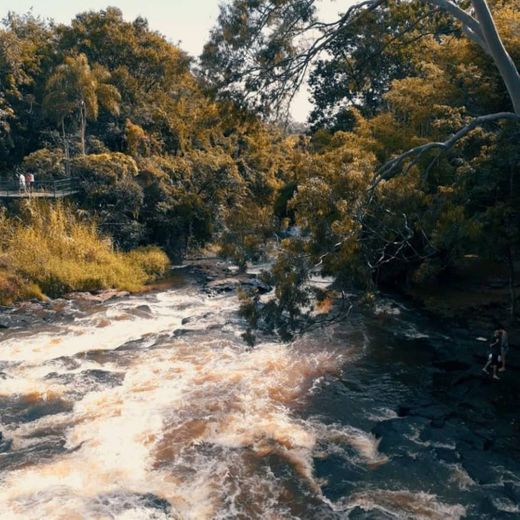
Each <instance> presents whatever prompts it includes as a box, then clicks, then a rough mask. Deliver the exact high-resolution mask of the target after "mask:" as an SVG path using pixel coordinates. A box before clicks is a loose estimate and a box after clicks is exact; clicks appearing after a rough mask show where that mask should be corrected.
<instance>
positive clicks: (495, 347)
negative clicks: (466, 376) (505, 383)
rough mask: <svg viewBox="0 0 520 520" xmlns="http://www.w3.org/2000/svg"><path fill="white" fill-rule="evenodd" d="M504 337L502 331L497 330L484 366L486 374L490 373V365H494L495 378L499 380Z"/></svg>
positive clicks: (483, 369)
mask: <svg viewBox="0 0 520 520" xmlns="http://www.w3.org/2000/svg"><path fill="white" fill-rule="evenodd" d="M501 345H502V339H501V335H500V332H499V331H498V330H495V335H494V338H493V341H492V342H491V343H490V345H489V357H488V360H487V363H486V364H485V365H484V368H482V371H483V372H485V373H486V374H489V372H488V368H489V366H491V367H493V379H497V380H499V379H500V378H499V377H498V376H497V369H498V364H499V363H500V362H501V357H500V352H501Z"/></svg>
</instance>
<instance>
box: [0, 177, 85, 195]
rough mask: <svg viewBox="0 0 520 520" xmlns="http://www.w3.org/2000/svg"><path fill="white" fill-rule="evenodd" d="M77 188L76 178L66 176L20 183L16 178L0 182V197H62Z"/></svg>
mask: <svg viewBox="0 0 520 520" xmlns="http://www.w3.org/2000/svg"><path fill="white" fill-rule="evenodd" d="M78 190H79V183H78V179H76V178H74V177H67V178H66V179H56V180H35V181H34V182H33V183H26V184H25V185H23V184H20V183H19V181H18V180H11V181H4V182H0V197H17V198H18V197H31V196H32V195H36V196H40V197H41V196H43V197H45V196H48V197H62V196H66V195H72V194H73V193H75V192H77V191H78Z"/></svg>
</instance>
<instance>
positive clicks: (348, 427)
mask: <svg viewBox="0 0 520 520" xmlns="http://www.w3.org/2000/svg"><path fill="white" fill-rule="evenodd" d="M237 309H238V301H237V298H236V296H235V295H233V294H225V295H213V296H211V295H208V294H206V293H205V292H203V291H202V290H201V288H200V287H199V286H197V284H195V283H186V282H185V283H183V284H180V285H179V286H178V287H175V288H169V289H159V290H157V291H156V292H151V293H148V294H143V295H139V296H130V297H127V298H123V299H119V300H117V301H110V302H106V303H104V304H102V305H95V306H92V307H91V308H90V309H89V310H88V311H85V309H84V308H82V309H81V311H79V310H77V309H75V307H74V305H71V306H70V308H69V311H68V313H69V316H68V317H67V319H64V320H62V321H60V320H57V321H56V322H55V323H53V324H52V325H49V326H45V327H43V326H42V327H36V328H33V329H32V330H30V331H27V330H14V331H9V332H8V333H4V336H3V337H2V338H1V340H0V341H1V343H0V371H1V373H2V378H1V379H0V406H1V417H0V423H1V424H0V430H1V431H2V432H3V435H4V444H3V446H4V448H3V451H2V452H0V506H1V507H0V518H1V519H2V520H4V519H5V520H11V519H12V520H15V519H16V520H32V519H34V520H40V519H42V518H46V519H60V520H61V519H63V520H65V519H67V520H72V519H103V520H104V519H118V520H147V519H149V520H152V519H154V520H163V519H195V520H199V519H200V520H205V519H234V518H239V519H255V518H258V519H273V520H274V519H299V518H301V519H314V518H316V519H328V518H330V519H343V518H352V519H356V518H357V519H359V518H366V519H387V518H388V519H391V518H394V519H395V518H398V519H433V520H445V519H454V520H456V519H460V518H465V517H467V518H488V516H486V515H487V514H488V512H486V511H487V510H486V509H485V506H483V505H482V504H483V500H485V499H487V498H486V497H488V498H489V497H490V493H491V494H492V497H491V498H489V501H490V505H489V507H488V509H489V514H490V515H491V514H498V515H508V516H503V517H504V518H506V517H507V518H513V517H516V518H518V517H519V516H520V509H519V508H518V504H516V503H515V502H514V500H512V499H511V497H510V495H508V494H507V493H505V492H504V493H502V491H500V490H501V489H502V488H500V487H499V486H500V485H502V487H503V486H504V482H506V483H507V484H508V485H509V486H510V487H511V486H519V485H520V478H519V476H518V475H516V474H515V472H514V470H511V469H508V468H507V467H504V466H501V468H502V469H501V470H497V471H496V482H493V481H490V482H489V483H488V484H480V483H477V482H476V481H475V480H474V479H473V478H472V477H471V476H470V474H469V473H468V471H467V470H466V469H465V468H464V466H463V465H462V464H461V463H460V462H459V461H458V459H457V457H455V456H454V457H453V460H451V459H450V458H449V457H444V459H442V458H438V457H435V456H434V455H435V454H436V453H437V452H436V451H435V450H437V451H438V450H448V451H450V450H451V451H456V441H455V439H453V438H446V439H443V440H442V441H439V440H435V439H434V440H432V439H431V438H425V435H424V431H425V430H426V429H427V428H431V426H430V425H429V423H427V421H421V420H414V421H410V420H409V419H408V418H406V417H403V418H402V419H398V417H397V411H398V409H399V406H402V403H404V402H409V401H410V400H412V401H413V400H414V399H417V398H419V397H421V396H423V395H424V394H425V393H428V392H429V385H430V383H431V374H430V373H429V372H428V371H426V370H425V367H427V366H429V363H430V360H431V344H430V343H431V342H432V341H437V342H439V341H440V342H442V341H449V338H446V337H445V335H443V334H444V333H443V332H442V333H441V331H439V330H436V329H435V327H432V325H431V324H430V323H429V322H428V321H427V320H426V319H424V318H422V317H421V316H420V314H418V313H416V312H412V311H408V310H407V309H406V308H405V307H403V306H402V305H400V304H398V303H395V302H392V301H387V302H385V303H384V305H382V307H381V313H382V314H384V315H385V316H388V315H390V316H393V318H392V320H391V321H385V320H380V319H377V316H376V317H373V316H372V317H370V318H368V317H366V316H363V315H362V314H355V313H354V314H353V315H352V316H351V318H350V319H349V321H348V322H344V323H339V324H335V325H334V326H330V327H328V328H326V329H322V330H318V331H314V332H312V333H311V334H308V335H306V336H303V337H301V338H298V339H297V340H295V341H294V342H293V343H290V344H282V343H280V342H277V341H275V340H273V341H269V342H263V343H260V344H258V345H257V346H256V347H255V348H253V349H249V348H247V347H246V345H245V344H244V342H243V341H242V339H241V337H240V335H241V333H242V332H243V323H242V321H241V319H240V317H239V316H238V314H237ZM71 318H73V319H71ZM187 318H189V319H187ZM183 320H184V324H183ZM389 421H390V422H392V421H394V422H398V421H402V422H400V423H399V428H400V429H399V431H398V432H397V433H396V434H395V435H393V436H385V435H383V438H382V440H381V439H378V438H377V436H376V434H375V433H373V432H374V431H376V430H374V429H377V427H378V425H382V424H389ZM402 425H404V426H402ZM426 437H427V436H426ZM380 443H381V444H380ZM1 446H2V445H0V450H1V449H2V448H1ZM486 485H488V487H487V488H486ZM493 485H494V486H495V487H494V488H492V486H493ZM490 489H492V491H490ZM515 490H516V488H515V489H513V492H516V491H515ZM493 508H494V509H493ZM511 515H512V516H511ZM517 515H519V516H517ZM495 517H496V518H498V517H500V518H502V516H495ZM495 517H493V516H489V518H495Z"/></svg>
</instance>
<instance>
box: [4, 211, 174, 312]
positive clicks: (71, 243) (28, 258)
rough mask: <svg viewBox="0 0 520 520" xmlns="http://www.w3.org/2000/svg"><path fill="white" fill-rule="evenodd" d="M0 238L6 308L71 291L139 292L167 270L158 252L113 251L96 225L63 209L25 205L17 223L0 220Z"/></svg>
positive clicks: (16, 219)
mask: <svg viewBox="0 0 520 520" xmlns="http://www.w3.org/2000/svg"><path fill="white" fill-rule="evenodd" d="M0 236H1V239H0V303H1V304H4V305H5V304H10V303H12V302H13V301H16V300H20V299H27V298H30V297H38V298H41V297H43V295H47V296H51V297H55V296H59V295H62V294H65V293H67V292H71V291H94V290H100V289H108V288H117V289H124V290H128V291H137V290H140V289H141V288H142V287H143V285H144V284H145V283H146V282H147V281H148V280H151V279H153V278H154V277H157V276H160V275H162V274H163V273H164V272H165V271H166V269H167V267H168V265H169V261H168V258H167V256H166V255H165V254H164V253H163V252H162V251H161V250H160V249H158V248H153V247H148V248H142V249H138V250H135V251H131V252H129V253H121V252H117V251H115V250H114V248H113V246H112V243H111V241H110V239H108V238H106V237H102V236H101V235H100V234H99V232H98V231H97V229H96V226H95V224H93V223H89V222H85V221H82V220H81V219H80V218H78V217H77V216H76V215H75V214H74V213H73V211H72V210H71V209H68V208H66V207H64V206H61V205H57V206H45V205H37V204H31V205H28V206H27V207H26V208H25V211H24V214H23V216H22V218H21V219H19V218H9V217H7V216H6V215H3V216H1V217H0Z"/></svg>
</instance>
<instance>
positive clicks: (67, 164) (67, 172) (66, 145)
mask: <svg viewBox="0 0 520 520" xmlns="http://www.w3.org/2000/svg"><path fill="white" fill-rule="evenodd" d="M61 137H62V139H63V153H64V154H65V175H66V176H67V177H70V152H69V140H68V139H67V134H66V133H65V118H63V119H62V120H61Z"/></svg>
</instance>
